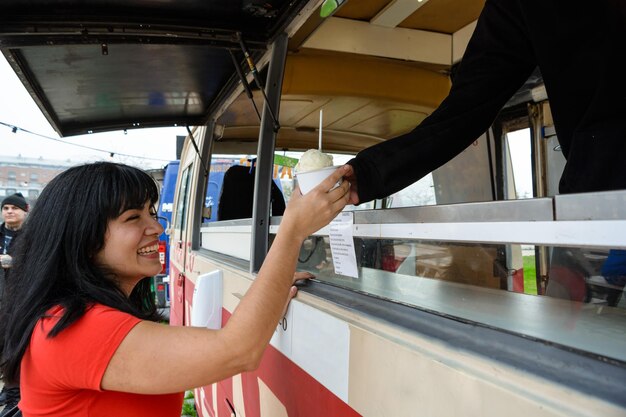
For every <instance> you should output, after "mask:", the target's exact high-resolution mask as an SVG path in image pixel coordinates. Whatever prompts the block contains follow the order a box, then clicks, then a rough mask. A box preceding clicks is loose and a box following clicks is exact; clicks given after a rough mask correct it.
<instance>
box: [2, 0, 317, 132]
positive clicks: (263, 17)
mask: <svg viewBox="0 0 626 417" xmlns="http://www.w3.org/2000/svg"><path fill="white" fill-rule="evenodd" d="M307 3H309V0H262V1H261V0H239V1H234V0H184V1H163V0H113V1H112V0H88V1H70V0H28V1H24V0H5V1H3V2H2V5H0V50H2V53H3V54H4V56H5V57H6V58H7V60H8V61H9V63H10V65H11V66H12V68H13V69H14V71H15V72H16V74H17V75H18V76H19V78H20V79H21V81H22V83H23V84H24V85H25V86H26V88H27V90H28V91H29V93H30V94H31V96H32V97H33V99H34V100H35V101H36V103H37V105H38V106H39V107H40V109H41V110H42V112H43V113H44V115H45V116H46V118H47V119H48V121H49V122H50V124H51V125H52V126H53V127H54V128H55V130H56V131H57V132H58V133H59V134H60V135H61V136H69V135H77V134H84V133H89V132H97V131H106V130H117V129H127V128H128V129H130V128H136V127H158V126H173V125H179V126H181V125H189V126H191V125H201V124H204V123H206V122H207V120H208V118H209V116H210V115H211V114H212V111H213V110H214V109H215V107H216V106H218V105H219V103H220V100H221V99H222V98H223V97H224V96H225V95H226V94H228V93H229V91H230V90H231V89H232V88H234V86H235V85H236V84H237V83H238V82H239V78H238V77H237V74H236V72H235V67H234V64H233V60H232V57H231V55H230V52H229V51H232V52H233V53H234V54H235V58H236V60H237V61H238V62H239V63H240V64H241V65H242V67H243V64H244V55H243V53H242V49H241V47H240V42H239V36H240V37H241V39H243V40H244V42H245V44H246V46H247V48H248V49H249V51H250V55H251V56H252V57H253V58H254V59H255V60H256V59H257V58H260V57H261V56H262V55H263V54H264V53H265V52H266V49H267V47H268V44H269V43H270V42H271V41H272V40H273V38H275V36H277V35H278V34H279V33H281V32H283V31H285V30H286V28H287V27H288V26H289V25H290V23H291V22H292V21H293V20H294V19H295V18H296V17H297V16H298V14H299V13H300V12H301V11H302V9H303V8H304V7H305V6H306V5H307Z"/></svg>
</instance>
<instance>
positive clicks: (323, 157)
mask: <svg viewBox="0 0 626 417" xmlns="http://www.w3.org/2000/svg"><path fill="white" fill-rule="evenodd" d="M337 168H339V167H338V166H333V157H332V156H331V155H328V154H325V153H323V152H320V151H318V150H317V149H309V150H308V151H306V152H305V153H304V154H303V155H302V157H301V158H300V160H299V161H298V164H297V165H296V168H295V170H296V178H297V180H298V185H299V186H300V191H301V192H302V194H306V193H308V192H309V191H311V190H312V189H313V188H315V187H317V185H318V184H319V183H321V182H322V181H324V180H325V179H326V178H328V177H329V176H330V174H332V173H333V172H335V170H336V169H337ZM341 181H342V180H341V179H340V180H339V181H338V182H337V183H336V184H335V187H338V186H339V184H341ZM335 187H333V188H335ZM328 191H330V190H328Z"/></svg>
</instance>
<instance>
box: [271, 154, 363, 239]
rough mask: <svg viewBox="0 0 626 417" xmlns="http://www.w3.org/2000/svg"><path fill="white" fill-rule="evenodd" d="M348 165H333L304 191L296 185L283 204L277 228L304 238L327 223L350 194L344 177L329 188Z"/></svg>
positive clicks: (339, 177)
mask: <svg viewBox="0 0 626 417" xmlns="http://www.w3.org/2000/svg"><path fill="white" fill-rule="evenodd" d="M350 168H351V167H349V166H348V165H344V166H342V167H340V168H337V170H336V171H335V172H333V173H332V174H331V175H330V176H329V177H328V178H326V179H325V180H324V181H322V182H321V183H320V184H319V185H318V186H317V187H315V188H313V189H312V190H311V191H309V192H308V193H307V194H306V195H302V194H301V193H300V189H299V188H297V189H295V190H294V192H293V193H292V194H291V199H290V200H289V204H287V209H286V210H285V214H284V215H283V220H282V222H281V224H280V228H281V229H283V230H284V229H287V231H288V233H293V234H295V235H296V236H297V237H298V239H299V240H304V239H305V238H306V237H307V236H309V235H311V234H312V233H314V232H316V231H318V230H319V229H321V228H322V227H324V226H326V225H327V224H328V223H330V221H331V220H332V219H334V218H335V217H336V216H337V214H339V213H340V212H341V210H343V208H344V207H345V206H346V204H347V203H348V200H349V198H350V193H349V190H350V183H349V182H348V181H343V182H342V183H341V185H339V186H338V187H336V188H334V189H333V187H334V186H335V184H336V183H337V182H338V181H339V180H340V179H341V178H342V177H343V176H344V175H346V174H347V173H349V172H350ZM329 190H330V191H329Z"/></svg>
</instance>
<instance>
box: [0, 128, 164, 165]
mask: <svg viewBox="0 0 626 417" xmlns="http://www.w3.org/2000/svg"><path fill="white" fill-rule="evenodd" d="M0 125H3V126H6V127H8V128H10V129H11V131H12V132H13V133H17V131H18V130H21V131H22V132H24V133H30V134H31V135H35V136H39V137H40V138H43V139H48V140H53V141H55V142H60V143H64V144H66V145H71V146H77V147H79V148H83V149H89V150H92V151H96V152H103V153H108V154H109V155H110V157H111V158H113V156H114V155H118V156H126V157H130V158H137V159H147V160H150V161H163V162H169V161H170V160H169V159H161V158H148V157H145V156H137V155H130V154H126V153H120V152H111V151H108V150H106V149H99V148H93V147H91V146H86V145H80V144H78V143H72V142H68V141H66V140H62V139H58V138H53V137H50V136H46V135H42V134H41V133H36V132H32V131H30V130H28V129H23V128H21V127H19V126H15V125H11V124H9V123H5V122H0ZM89 133H91V132H89ZM126 133H127V132H126V130H124V134H126Z"/></svg>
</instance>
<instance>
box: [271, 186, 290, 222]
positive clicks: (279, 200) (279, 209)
mask: <svg viewBox="0 0 626 417" xmlns="http://www.w3.org/2000/svg"><path fill="white" fill-rule="evenodd" d="M271 203H272V214H271V215H272V216H282V215H283V213H285V208H286V207H285V198H284V197H283V193H282V192H281V191H280V188H278V185H276V183H275V182H274V180H272V192H271Z"/></svg>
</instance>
